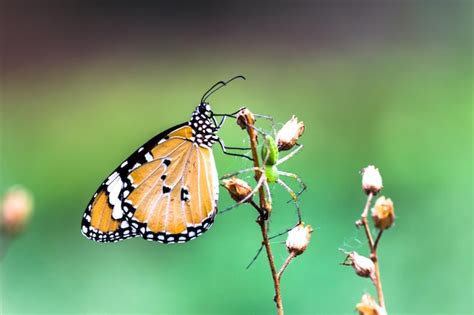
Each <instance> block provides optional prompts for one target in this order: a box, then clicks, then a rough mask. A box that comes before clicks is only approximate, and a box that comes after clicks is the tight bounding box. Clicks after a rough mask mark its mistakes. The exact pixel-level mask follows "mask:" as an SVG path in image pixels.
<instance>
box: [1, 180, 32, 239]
mask: <svg viewBox="0 0 474 315" xmlns="http://www.w3.org/2000/svg"><path fill="white" fill-rule="evenodd" d="M32 210H33V198H32V196H31V194H30V193H29V192H28V191H26V190H25V189H23V188H21V187H12V188H10V190H8V191H7V192H6V193H5V195H4V196H3V200H2V202H1V205H0V231H1V232H2V233H3V234H5V235H8V236H15V235H17V234H18V233H20V232H21V231H22V230H23V229H24V227H25V226H26V224H27V223H28V220H29V218H30V216H31V212H32Z"/></svg>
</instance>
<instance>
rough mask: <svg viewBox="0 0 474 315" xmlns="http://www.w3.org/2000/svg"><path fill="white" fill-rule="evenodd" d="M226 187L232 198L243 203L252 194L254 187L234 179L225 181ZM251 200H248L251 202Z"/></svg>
mask: <svg viewBox="0 0 474 315" xmlns="http://www.w3.org/2000/svg"><path fill="white" fill-rule="evenodd" d="M222 182H223V184H224V187H225V188H226V189H227V190H228V191H229V194H230V196H231V197H232V199H234V200H235V201H237V202H241V201H242V200H244V199H245V198H247V197H248V196H249V195H250V193H251V192H252V187H250V185H249V184H248V183H247V182H246V181H244V180H241V179H240V178H237V177H232V178H229V179H224V180H223V181H222ZM250 200H251V198H248V201H250Z"/></svg>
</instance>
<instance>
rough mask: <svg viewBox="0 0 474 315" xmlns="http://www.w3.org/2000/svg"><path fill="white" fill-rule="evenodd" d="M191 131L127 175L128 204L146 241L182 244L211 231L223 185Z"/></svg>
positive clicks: (179, 132)
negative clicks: (219, 190) (195, 141)
mask: <svg viewBox="0 0 474 315" xmlns="http://www.w3.org/2000/svg"><path fill="white" fill-rule="evenodd" d="M191 136H192V129H191V128H190V127H183V128H181V129H180V130H177V131H176V132H173V133H171V134H170V135H169V138H168V139H166V140H165V141H162V142H161V143H160V144H159V145H157V146H156V147H155V148H153V149H152V150H151V151H150V152H149V153H148V154H149V155H148V159H149V161H148V163H146V164H143V165H142V166H140V167H138V168H136V169H134V170H133V171H131V172H130V174H129V175H128V178H127V179H128V181H129V184H130V186H129V187H130V188H129V189H126V190H125V192H124V195H126V199H125V202H124V204H125V205H127V206H128V208H131V209H132V210H131V211H129V212H128V214H127V215H128V216H130V214H132V217H131V224H132V226H133V227H134V228H135V229H136V230H138V231H139V233H140V234H141V235H142V237H143V238H145V239H147V240H151V241H159V242H162V243H183V242H186V241H189V240H191V239H194V238H196V237H197V236H199V235H201V234H202V233H204V232H205V231H206V230H208V229H209V228H210V227H211V225H212V223H213V221H214V217H215V215H216V213H217V198H218V189H219V182H218V177H217V170H216V167H215V161H214V156H213V153H212V150H211V149H210V148H206V147H202V146H199V145H197V144H196V143H193V142H191V141H190V140H189V138H190V137H191Z"/></svg>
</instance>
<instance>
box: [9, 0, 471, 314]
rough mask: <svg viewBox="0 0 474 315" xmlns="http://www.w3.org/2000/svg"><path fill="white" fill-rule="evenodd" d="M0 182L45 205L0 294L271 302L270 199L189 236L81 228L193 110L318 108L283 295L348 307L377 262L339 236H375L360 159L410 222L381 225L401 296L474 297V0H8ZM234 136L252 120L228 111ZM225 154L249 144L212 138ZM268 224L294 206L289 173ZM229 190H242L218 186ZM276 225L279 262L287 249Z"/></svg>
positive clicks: (349, 310)
mask: <svg viewBox="0 0 474 315" xmlns="http://www.w3.org/2000/svg"><path fill="white" fill-rule="evenodd" d="M2 7H3V9H2V10H1V11H2V13H1V14H2V16H1V21H2V22H1V24H2V25H3V26H2V29H3V36H2V45H1V48H0V49H1V53H2V74H1V80H2V88H1V111H0V114H1V137H0V140H1V169H0V176H1V182H0V191H1V192H4V191H6V190H7V189H8V187H10V186H12V185H14V184H22V185H24V186H25V187H27V188H28V189H30V190H31V191H32V192H33V194H34V198H35V212H34V215H33V217H32V221H31V224H30V226H29V228H28V229H27V230H26V231H25V232H24V234H22V235H21V236H20V237H19V238H18V239H17V240H16V241H15V242H14V243H12V244H11V246H10V248H9V249H8V252H7V254H6V257H4V259H3V260H2V261H1V262H0V266H1V295H0V297H1V309H0V312H2V314H37V313H38V314H39V313H44V314H113V313H122V314H142V313H143V314H145V313H146V314H273V313H275V308H274V304H273V301H272V297H273V287H272V282H271V278H270V273H269V269H268V266H267V261H266V259H264V257H263V256H261V257H260V258H259V259H258V260H257V261H256V263H255V264H254V265H253V266H252V268H250V270H245V266H246V265H247V264H248V262H249V261H250V260H251V258H252V257H253V255H254V254H255V252H256V250H257V249H258V247H259V244H260V235H259V229H258V226H257V225H256V224H255V222H254V221H255V219H256V213H255V211H254V210H253V209H252V208H250V207H247V206H243V207H240V208H238V209H236V210H234V211H232V212H230V213H227V214H226V215H222V216H219V217H217V220H216V223H215V225H214V227H213V228H212V229H211V230H210V231H209V232H208V233H206V234H205V235H203V236H202V237H200V238H199V239H197V240H196V241H192V242H190V243H187V244H184V245H162V244H155V243H151V242H146V241H143V240H141V239H133V240H128V241H125V242H120V243H116V244H97V243H94V242H91V241H88V240H87V239H85V238H84V237H83V236H82V235H81V234H80V229H79V227H80V221H81V216H82V213H83V210H84V207H85V206H86V204H87V203H88V201H89V198H90V197H91V195H92V194H93V192H94V191H95V189H96V188H97V186H98V185H99V184H100V183H101V181H102V180H103V179H104V178H105V177H106V176H107V175H108V174H109V173H110V172H111V171H112V170H113V169H114V168H115V167H116V165H118V164H119V163H120V162H121V161H122V159H123V158H125V157H127V156H128V155H129V154H130V153H131V152H132V151H134V150H135V149H136V148H137V147H138V146H140V145H141V144H142V143H144V142H145V141H147V140H148V139H149V138H151V137H152V136H153V135H155V134H157V133H159V132H160V131H161V130H164V129H165V128H168V127H170V126H172V125H175V124H178V123H181V122H183V121H186V120H187V119H188V117H189V115H190V113H191V112H192V110H193V109H194V107H195V106H196V104H197V103H198V101H199V100H200V97H201V95H202V93H203V92H204V91H206V90H207V88H209V87H210V86H211V85H212V84H213V83H214V82H216V81H218V80H221V79H227V78H229V77H231V76H233V75H235V74H244V75H246V76H247V78H248V80H247V81H239V82H235V83H232V85H230V86H229V87H226V88H225V89H222V90H221V91H219V92H218V93H216V94H214V95H213V96H212V97H211V99H210V102H211V104H212V106H213V109H214V110H215V111H216V112H233V111H235V110H236V109H238V108H239V107H240V106H244V105H245V106H248V107H250V108H251V109H252V110H253V111H254V112H257V113H264V114H269V115H272V116H273V117H274V118H275V119H276V120H277V121H278V122H280V125H281V123H283V122H285V121H286V120H287V119H288V118H289V117H290V116H291V115H292V114H295V115H297V116H298V117H299V118H300V119H302V120H303V121H304V122H305V124H306V132H305V134H304V136H303V138H302V139H301V142H302V143H303V144H304V145H305V149H304V150H303V151H302V152H301V154H299V155H297V156H296V157H295V158H294V159H292V160H290V161H289V162H288V163H287V164H285V165H284V166H283V167H282V169H283V170H287V171H291V172H295V173H297V174H300V175H301V177H302V178H303V179H304V181H305V182H306V183H307V185H308V187H309V189H308V191H307V193H305V194H304V195H303V196H302V200H301V206H302V210H303V215H304V220H305V222H306V223H309V224H311V225H312V226H313V227H314V228H315V232H314V234H313V239H312V242H311V244H310V247H309V248H308V250H307V252H306V253H305V254H304V255H303V256H301V257H298V258H297V259H295V261H294V262H293V263H292V264H291V265H290V267H289V269H288V270H287V272H286V273H285V275H284V277H283V281H282V290H283V291H282V294H283V301H284V306H285V310H286V311H287V313H288V314H328V313H333V314H353V313H355V311H354V308H355V304H356V303H357V302H358V301H359V300H360V297H361V296H362V294H363V293H364V292H370V293H372V294H375V292H374V290H373V288H372V285H371V283H370V282H369V280H366V279H362V278H358V277H356V276H355V275H354V273H353V271H352V270H350V269H349V268H347V267H342V266H340V265H339V263H340V262H341V261H342V260H343V259H344V255H343V254H342V253H341V252H340V251H338V249H339V248H344V249H345V250H356V251H358V252H360V253H364V254H367V250H366V244H365V238H364V234H363V232H362V231H356V229H355V228H354V221H355V220H356V219H357V217H358V216H359V215H360V212H361V209H362V207H363V204H364V202H365V196H364V194H363V193H362V191H361V189H360V175H359V173H358V171H359V170H360V169H361V168H363V167H365V166H367V165H368V164H375V165H376V166H377V167H379V168H380V170H381V172H382V175H383V179H384V186H385V188H384V190H383V192H382V193H383V195H385V196H388V197H390V198H392V199H393V200H394V202H395V210H396V214H397V221H396V225H395V226H394V227H393V228H391V229H390V230H389V231H387V233H385V235H384V237H383V238H382V241H381V247H380V262H381V272H382V280H383V287H384V291H385V298H386V303H387V308H388V311H389V313H390V314H433V313H437V314H462V313H465V314H472V313H473V302H472V298H473V226H472V213H473V203H472V194H473V190H472V89H473V81H472V35H473V34H472V2H471V1H450V2H448V1H415V2H408V1H391V2H382V3H380V2H375V1H373V2H372V1H371V2H359V1H336V2H335V3H331V2H309V1H308V2H305V1H301V2H292V1H291V2H290V1H287V2H278V3H273V4H271V3H265V2H261V3H257V4H253V5H248V4H245V3H237V2H235V3H222V2H199V3H197V4H193V5H189V4H188V5H184V3H154V2H143V3H140V4H131V3H129V2H125V1H118V2H102V3H100V4H96V3H94V2H82V1H68V2H67V3H64V2H63V3H61V2H44V3H43V4H41V5H39V4H35V3H34V2H27V1H21V2H13V1H11V2H3V3H2ZM220 135H221V136H222V138H223V139H224V140H225V141H226V143H227V144H228V145H242V144H244V143H245V139H246V137H245V134H244V133H243V132H242V131H241V130H240V129H239V128H238V127H237V126H236V125H234V124H233V123H232V122H231V121H229V122H228V123H227V124H226V125H225V127H224V128H223V130H222V132H221V134H220ZM214 151H215V154H216V157H217V165H218V170H219V173H220V174H224V173H227V172H230V171H233V170H237V169H241V168H244V167H246V166H247V165H248V163H247V162H245V161H243V160H241V159H238V158H232V157H227V156H224V155H223V154H222V152H221V151H220V150H219V149H218V148H215V150H214ZM274 192H275V194H274V198H275V204H274V208H275V209H274V210H275V211H274V214H273V217H272V230H273V231H274V232H279V231H282V230H284V229H285V228H287V227H289V226H290V225H291V224H292V223H293V222H294V219H295V213H294V209H293V208H292V207H291V205H287V204H286V203H285V201H286V199H287V196H286V195H285V194H284V193H282V190H280V188H278V187H275V188H274ZM221 196H222V197H221V199H220V201H219V205H220V208H224V207H226V206H227V205H230V204H231V201H230V200H229V198H228V197H227V195H226V194H225V192H224V191H221ZM284 239H285V238H284V237H283V238H281V239H278V240H275V241H274V243H273V246H274V251H275V259H276V261H277V263H278V265H281V263H282V262H283V261H284V259H285V257H286V249H285V246H284V244H282V241H284Z"/></svg>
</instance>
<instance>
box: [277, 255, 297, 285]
mask: <svg viewBox="0 0 474 315" xmlns="http://www.w3.org/2000/svg"><path fill="white" fill-rule="evenodd" d="M295 257H296V254H295V252H290V255H288V257H287V258H286V260H285V262H284V263H283V266H281V269H280V271H279V272H278V281H280V280H281V276H282V275H283V272H285V270H286V267H288V265H289V264H290V262H291V261H292V260H293V258H295Z"/></svg>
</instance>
